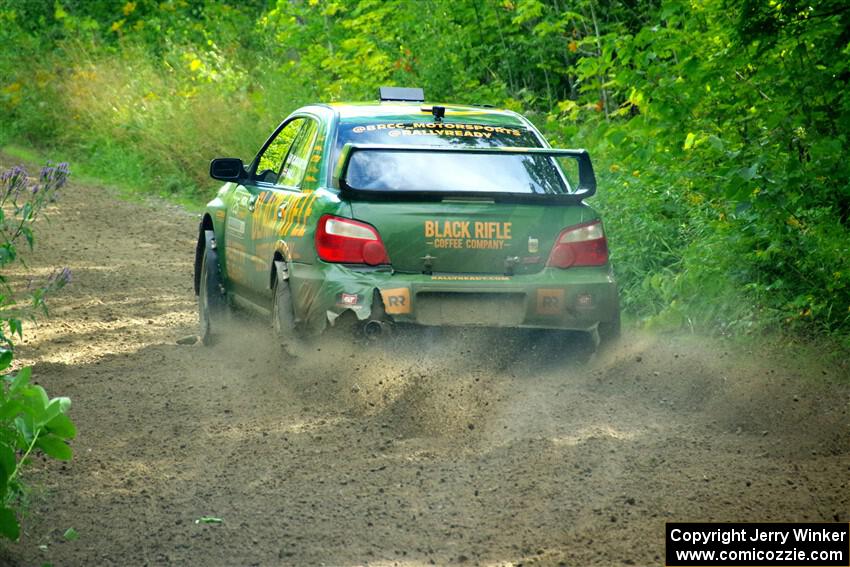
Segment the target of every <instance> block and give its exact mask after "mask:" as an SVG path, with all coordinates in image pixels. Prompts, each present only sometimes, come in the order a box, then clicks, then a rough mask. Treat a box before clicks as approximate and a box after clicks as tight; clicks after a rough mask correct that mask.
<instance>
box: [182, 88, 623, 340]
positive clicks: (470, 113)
mask: <svg viewBox="0 0 850 567" xmlns="http://www.w3.org/2000/svg"><path fill="white" fill-rule="evenodd" d="M210 175H211V176H212V177H213V178H215V179H218V180H221V181H225V182H226V183H225V184H224V186H222V187H221V189H220V190H219V191H218V194H217V195H216V197H215V198H214V199H213V200H212V201H210V202H209V204H208V205H207V207H206V212H205V214H204V216H203V220H202V222H201V225H200V232H199V236H198V244H197V250H196V255H195V292H196V293H197V294H198V303H199V317H200V328H201V338H202V339H203V342H204V343H205V344H209V343H210V342H212V341H213V340H214V338H215V336H216V335H217V334H218V333H220V332H221V331H222V330H223V328H224V327H225V326H226V318H225V317H224V315H226V313H227V310H228V309H231V308H233V307H237V306H238V307H242V308H248V309H250V310H253V311H256V312H259V313H261V314H264V315H265V316H267V317H270V319H271V321H272V326H273V329H274V331H275V333H276V334H277V336H278V337H279V338H280V339H281V341H282V342H284V343H287V342H289V341H295V340H297V339H298V338H300V337H303V336H305V335H314V334H318V333H321V332H322V331H323V330H325V329H326V328H328V327H329V326H334V325H339V324H341V323H342V321H348V322H355V323H356V324H358V325H360V326H362V328H363V330H364V331H365V332H366V333H367V334H368V335H376V334H380V333H382V332H384V331H386V330H388V329H389V328H391V326H392V325H393V324H395V323H412V324H419V325H470V326H486V327H524V328H541V329H564V330H580V331H586V332H589V333H591V334H592V336H593V337H594V338H596V340H597V341H596V342H597V343H598V342H599V340H600V339H601V340H603V341H604V340H606V339H610V338H613V337H615V336H617V335H618V334H619V329H620V315H619V303H618V293H617V284H616V281H615V279H614V275H613V272H612V269H611V265H610V263H609V261H608V246H607V242H606V238H605V233H604V230H603V227H602V221H601V220H600V218H599V215H598V213H597V212H596V211H594V210H593V209H592V208H591V207H589V206H588V205H586V204H585V203H584V202H583V201H584V199H586V198H588V197H590V196H592V195H593V194H594V193H595V191H596V181H595V177H594V173H593V167H592V165H591V161H590V158H589V156H588V154H587V152H585V151H584V150H558V149H551V148H550V147H549V145H548V143H547V142H546V140H545V139H544V138H543V136H542V135H541V134H540V133H539V132H538V131H537V130H536V129H535V128H534V126H532V125H531V123H530V122H529V121H528V120H526V119H525V118H523V117H522V116H520V115H519V114H516V113H514V112H510V111H506V110H496V109H492V108H485V107H472V106H454V105H445V106H443V105H434V104H425V103H424V96H423V95H422V90H421V89H399V88H382V89H381V101H380V102H378V103H357V104H315V105H310V106H305V107H303V108H300V109H299V110H297V111H296V112H294V113H293V114H291V115H290V116H289V117H288V118H287V119H286V120H284V121H283V123H281V124H280V126H278V128H277V129H276V130H275V131H274V132H273V133H272V135H271V136H270V137H269V138H268V140H267V141H266V143H265V144H264V145H263V146H262V148H261V149H260V151H259V153H258V154H257V156H256V157H255V158H254V159H253V160H252V161H251V162H250V163H249V164H248V165H244V164H243V162H242V161H241V160H239V159H235V158H219V159H214V160H213V161H212V162H211V164H210Z"/></svg>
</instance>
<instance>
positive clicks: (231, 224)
mask: <svg viewBox="0 0 850 567" xmlns="http://www.w3.org/2000/svg"><path fill="white" fill-rule="evenodd" d="M227 230H228V231H229V232H230V233H231V235H232V236H238V237H242V236H243V235H244V234H245V221H242V220H239V219H237V218H234V217H227Z"/></svg>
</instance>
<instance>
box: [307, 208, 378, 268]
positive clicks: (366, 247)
mask: <svg viewBox="0 0 850 567" xmlns="http://www.w3.org/2000/svg"><path fill="white" fill-rule="evenodd" d="M316 252H318V254H319V258H321V259H322V260H324V261H325V262H336V263H342V264H368V265H369V266H377V265H379V264H389V263H390V258H389V256H388V255H387V249H386V248H384V243H383V242H382V241H381V236H380V235H379V234H378V231H377V230H375V228H374V227H372V226H370V225H368V224H366V223H362V222H358V221H355V220H351V219H343V218H340V217H333V216H330V215H325V216H323V217H322V218H320V219H319V226H318V228H317V229H316Z"/></svg>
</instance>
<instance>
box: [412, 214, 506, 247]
mask: <svg viewBox="0 0 850 567" xmlns="http://www.w3.org/2000/svg"><path fill="white" fill-rule="evenodd" d="M512 225H513V223H511V222H496V221H492V222H484V221H439V220H429V221H425V225H424V232H425V238H426V239H431V240H426V244H430V245H431V246H433V247H434V248H461V249H473V250H503V249H505V248H507V247H509V246H510V243H509V242H508V241H509V240H511V238H512V236H511V227H512Z"/></svg>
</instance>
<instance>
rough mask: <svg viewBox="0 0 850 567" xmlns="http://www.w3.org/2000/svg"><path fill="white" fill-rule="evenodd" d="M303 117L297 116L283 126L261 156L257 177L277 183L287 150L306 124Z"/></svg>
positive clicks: (260, 179) (258, 179) (259, 179)
mask: <svg viewBox="0 0 850 567" xmlns="http://www.w3.org/2000/svg"><path fill="white" fill-rule="evenodd" d="M304 122H305V120H304V119H303V118H296V119H294V120H292V121H291V122H289V123H288V124H287V125H286V126H284V127H283V130H281V131H280V132H279V133H278V135H277V136H275V139H274V140H272V142H271V144H269V145H268V147H266V149H265V151H264V152H263V154H262V155H261V156H260V162H259V164H258V165H257V173H256V175H255V179H257V181H264V182H266V183H277V180H278V178H279V176H280V171H281V169H282V167H283V160H284V158H285V157H286V155H287V152H288V151H289V149H290V148H291V147H292V143H293V142H294V141H295V138H296V136H297V135H298V133H299V132H300V130H301V127H302V126H303V125H304Z"/></svg>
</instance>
